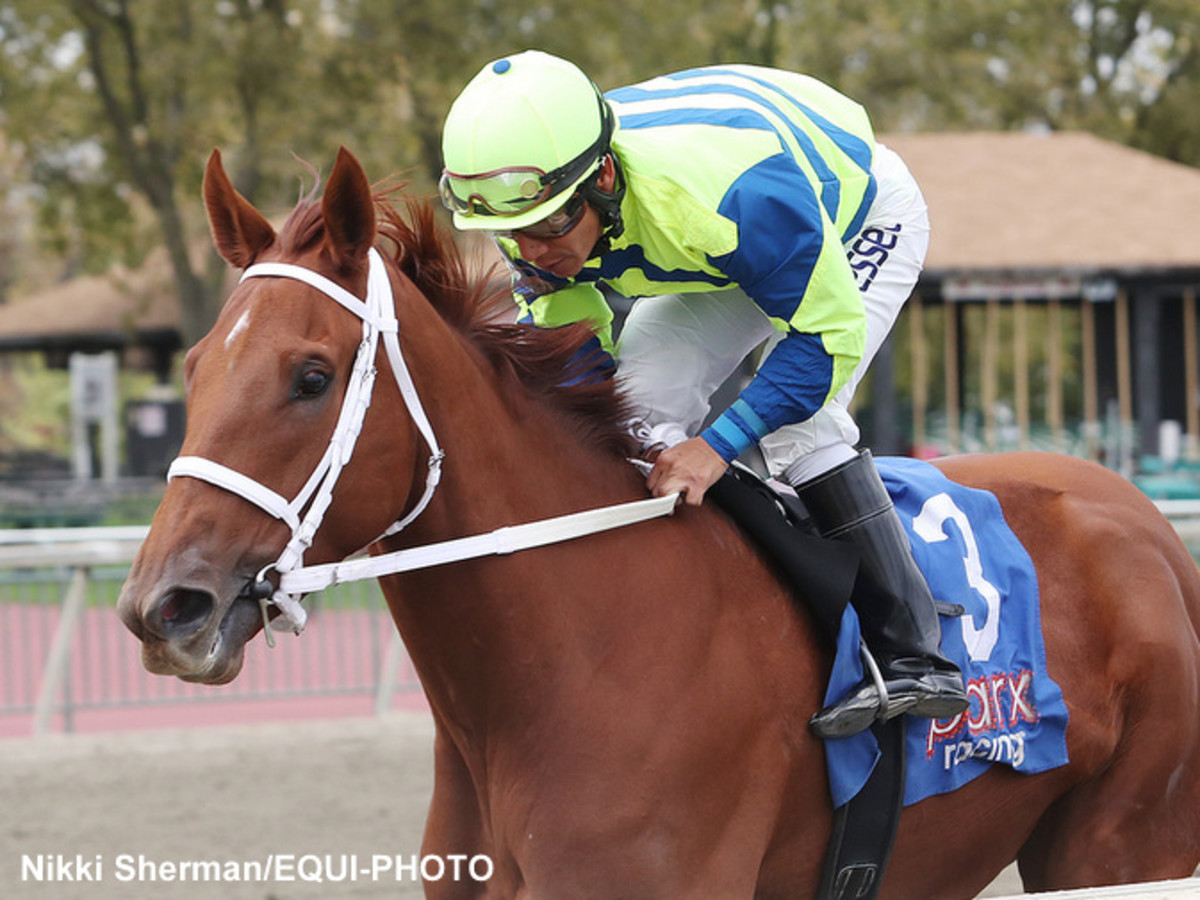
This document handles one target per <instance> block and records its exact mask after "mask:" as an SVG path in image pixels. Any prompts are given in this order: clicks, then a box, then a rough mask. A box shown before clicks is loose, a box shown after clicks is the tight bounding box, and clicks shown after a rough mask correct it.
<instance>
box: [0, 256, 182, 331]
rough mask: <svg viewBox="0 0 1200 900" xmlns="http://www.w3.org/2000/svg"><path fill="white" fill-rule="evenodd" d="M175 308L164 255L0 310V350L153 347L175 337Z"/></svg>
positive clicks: (58, 287) (177, 312) (48, 290)
mask: <svg viewBox="0 0 1200 900" xmlns="http://www.w3.org/2000/svg"><path fill="white" fill-rule="evenodd" d="M179 320H180V307H179V299H178V295H177V293H176V291H175V289H174V284H173V282H172V279H171V273H170V269H169V268H168V266H167V264H166V255H165V254H164V253H155V254H151V257H150V259H149V260H147V262H146V265H145V266H144V267H142V268H141V269H137V270H129V269H126V268H124V267H121V266H118V267H115V268H114V269H112V270H111V271H110V272H108V273H107V274H105V275H86V276H82V277H80V278H75V279H72V280H71V281H65V282H62V283H60V284H56V285H54V286H53V287H50V288H46V289H45V290H42V291H39V292H38V293H36V294H31V295H28V296H25V297H21V298H18V299H15V300H13V301H11V302H9V303H6V304H3V305H0V350H32V349H36V350H43V349H55V348H67V349H86V350H94V349H107V348H112V347H120V346H124V345H126V344H135V343H156V342H161V341H162V340H164V339H167V338H168V337H170V338H174V335H175V334H176V332H177V331H178V328H179Z"/></svg>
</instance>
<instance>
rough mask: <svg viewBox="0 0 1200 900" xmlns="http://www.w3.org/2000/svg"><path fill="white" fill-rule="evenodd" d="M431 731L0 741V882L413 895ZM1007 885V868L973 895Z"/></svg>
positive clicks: (331, 726)
mask: <svg viewBox="0 0 1200 900" xmlns="http://www.w3.org/2000/svg"><path fill="white" fill-rule="evenodd" d="M432 743H433V726H432V724H431V722H430V720H429V716H428V714H425V713H397V714H393V715H390V716H387V717H384V718H380V719H342V720H334V721H322V722H296V723H284V724H269V725H252V726H233V727H226V728H208V729H198V730H179V731H143V732H124V733H119V734H103V735H75V736H61V735H54V736H50V737H45V738H22V739H9V740H0V897H2V898H5V900H10V898H11V900H309V898H323V900H342V898H347V900H367V898H384V897H386V898H389V900H402V898H418V897H421V896H422V892H421V886H420V882H419V879H417V878H414V877H413V875H414V874H415V867H416V866H419V865H421V861H420V860H419V853H420V845H421V830H422V827H423V822H424V819H425V812H426V807H427V805H428V801H429V793H430V789H431V786H432ZM397 855H399V856H400V860H399V863H400V865H399V874H400V880H397V877H396V871H397V868H398V867H397V861H396V857H397ZM268 857H270V858H271V859H272V863H271V864H272V865H273V866H274V867H275V868H274V869H272V870H271V871H269V872H265V873H264V874H265V875H266V877H263V878H261V879H255V880H241V881H239V880H236V879H237V878H244V877H253V876H256V875H258V874H259V870H260V869H263V867H264V866H265V865H266V861H267V859H268ZM197 861H199V862H205V861H208V862H211V863H216V864H218V865H219V866H220V872H219V880H214V879H213V877H212V876H214V875H216V874H217V872H216V871H215V870H214V869H213V868H207V869H204V868H201V867H193V866H194V865H195V863H196V862H197ZM189 863H190V864H191V865H189ZM468 865H469V863H468V862H466V861H462V860H458V861H455V860H442V861H437V860H435V861H433V862H432V863H425V866H426V868H427V872H428V874H433V875H436V874H438V873H439V868H438V867H439V866H441V867H443V868H442V869H441V871H442V873H443V874H442V877H445V878H450V877H453V876H454V871H453V869H454V867H455V866H457V867H458V868H459V874H460V877H463V878H469V877H471V872H470V871H469V869H468ZM172 867H174V868H172ZM477 871H478V872H481V871H482V870H478V869H477ZM67 875H70V877H71V878H72V879H75V880H66V877H65V876H67ZM205 875H207V876H209V880H207V881H205V880H202V879H203V878H204V876H205ZM317 875H321V876H322V877H324V876H329V877H328V879H327V880H326V881H325V882H324V883H319V882H315V881H305V880H304V879H305V878H312V877H314V876H317ZM38 878H41V879H42V880H37V879H38ZM172 878H174V880H171V879H172ZM153 879H157V880H153ZM1018 891H1019V883H1018V882H1017V880H1016V878H1015V875H1014V873H1013V870H1012V869H1011V868H1010V869H1009V870H1007V871H1006V872H1005V873H1004V874H1003V875H1002V876H1001V878H1000V879H999V880H998V881H997V882H996V883H995V884H993V886H992V887H991V888H990V889H989V890H988V892H987V893H986V894H985V896H989V895H991V896H995V895H1002V894H1007V893H1017V892H1018Z"/></svg>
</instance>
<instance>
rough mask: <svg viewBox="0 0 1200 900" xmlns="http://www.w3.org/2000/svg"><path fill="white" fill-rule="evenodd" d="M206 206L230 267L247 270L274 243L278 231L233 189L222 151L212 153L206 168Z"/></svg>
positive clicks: (221, 250)
mask: <svg viewBox="0 0 1200 900" xmlns="http://www.w3.org/2000/svg"><path fill="white" fill-rule="evenodd" d="M204 206H205V208H206V209H207V210H208V224H209V228H210V229H211V230H212V236H213V242H214V243H215V244H216V245H217V252H218V253H220V254H221V256H222V257H223V258H224V259H225V261H226V262H228V263H229V264H230V265H231V266H234V267H236V268H239V269H244V268H246V267H247V266H249V265H250V264H251V263H253V262H254V260H255V259H257V258H258V255H259V254H260V253H262V252H263V251H264V250H265V249H267V247H269V246H271V244H272V243H274V241H275V229H274V228H272V227H271V223H270V222H268V221H267V220H266V219H265V218H263V216H262V214H261V213H260V212H259V211H258V210H257V209H255V208H254V207H253V206H252V205H251V203H250V201H249V200H247V199H246V198H245V197H243V196H242V195H241V194H239V193H238V192H237V190H236V189H235V188H234V186H233V183H232V182H231V181H230V180H229V176H228V175H226V174H225V167H224V166H223V165H222V164H221V151H220V150H213V152H212V155H211V156H210V157H209V158H208V165H207V166H206V167H205V169H204Z"/></svg>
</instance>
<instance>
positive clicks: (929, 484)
mask: <svg viewBox="0 0 1200 900" xmlns="http://www.w3.org/2000/svg"><path fill="white" fill-rule="evenodd" d="M876 465H877V467H878V469H879V473H880V475H881V476H882V478H883V482H884V484H885V485H886V486H887V489H888V493H889V494H890V495H891V497H892V502H893V503H894V504H895V506H896V512H897V514H898V515H899V517H900V521H901V522H902V523H903V524H904V527H905V529H906V531H907V532H908V535H909V543H910V545H911V546H912V551H913V557H914V558H915V559H916V562H917V565H918V566H919V567H920V569H921V571H922V572H923V573H924V574H925V578H926V580H927V581H928V582H929V587H930V591H931V592H932V593H933V596H934V599H935V600H936V601H937V602H938V603H939V609H940V611H941V610H946V611H948V610H949V609H951V608H953V607H960V608H961V609H962V610H963V612H962V614H961V615H957V614H956V613H957V609H955V610H954V613H952V614H949V615H942V616H941V617H940V619H941V623H942V643H941V648H942V652H943V653H944V654H945V655H946V656H947V657H949V658H950V659H952V660H954V661H955V662H957V663H958V665H959V667H960V668H961V669H962V672H963V677H964V679H965V680H966V683H967V695H968V697H969V699H970V707H969V708H968V710H967V711H966V712H965V713H963V714H962V715H959V716H956V717H955V718H953V719H949V720H928V719H918V718H914V717H911V716H901V717H899V718H898V719H896V720H893V722H891V723H877V724H876V726H875V727H873V728H872V729H870V730H867V731H864V732H861V733H860V734H857V735H853V736H851V737H848V738H843V739H840V740H835V741H829V742H827V745H826V750H827V752H826V760H827V767H828V772H829V786H830V794H831V797H832V799H833V805H834V808H835V817H834V822H835V825H834V834H833V837H832V839H831V844H830V848H829V855H828V857H827V859H826V871H825V878H824V883H823V886H822V891H821V893H820V894H819V895H818V896H820V897H832V898H836V897H842V896H855V897H873V896H875V893H876V891H877V889H878V886H879V882H880V881H881V880H882V872H883V867H884V866H885V865H886V861H887V856H888V854H889V852H890V846H891V838H892V835H893V833H894V827H895V823H896V820H897V817H898V815H899V812H900V810H899V807H900V801H901V799H902V800H903V805H905V806H908V805H911V804H913V803H916V802H918V801H920V800H922V799H924V798H926V797H929V796H932V795H934V794H942V793H947V792H949V791H953V790H954V789H956V788H958V787H960V786H962V785H964V784H966V783H967V782H969V781H971V780H972V779H974V778H976V777H978V776H979V775H981V774H983V772H985V771H986V770H987V768H988V767H989V766H992V765H997V764H999V765H1006V766H1009V767H1011V768H1012V769H1014V770H1016V771H1018V772H1023V773H1026V774H1032V773H1035V772H1042V771H1046V770H1048V769H1052V768H1055V767H1057V766H1061V765H1064V764H1066V762H1067V747H1066V728H1067V708H1066V704H1065V703H1064V702H1063V697H1062V691H1061V690H1060V689H1059V687H1058V685H1057V684H1055V683H1054V681H1053V680H1051V678H1050V676H1049V675H1048V674H1047V671H1046V652H1045V644H1044V642H1043V639H1042V626H1041V614H1040V610H1039V606H1038V589H1037V576H1036V574H1035V572H1034V569H1033V562H1032V560H1031V559H1030V558H1029V554H1028V553H1026V551H1025V548H1024V547H1022V546H1021V544H1020V542H1019V541H1018V540H1017V538H1016V536H1015V535H1014V534H1013V533H1012V531H1011V530H1010V529H1009V527H1008V525H1007V523H1006V522H1005V520H1004V514H1003V513H1002V511H1001V509H1000V504H999V502H998V501H997V500H996V498H995V497H994V496H993V495H992V494H990V493H988V492H986V491H980V490H975V489H972V488H965V487H963V486H961V485H958V484H954V483H953V482H951V481H950V480H949V479H947V478H946V477H945V476H944V475H942V473H941V472H940V471H939V470H937V469H936V468H934V467H933V466H931V465H929V464H928V463H925V462H921V461H918V460H912V459H901V458H882V459H877V460H876ZM710 496H711V497H712V499H713V500H715V501H716V502H717V504H718V505H719V506H721V507H722V508H723V509H724V510H725V511H726V512H727V513H728V514H729V515H730V516H731V517H732V518H733V519H735V520H736V521H737V522H738V523H739V524H740V525H741V526H742V527H743V528H744V529H745V530H746V531H747V532H748V533H749V534H750V535H751V536H752V537H753V538H754V539H755V540H756V541H757V542H758V543H759V545H760V547H761V548H762V549H763V550H764V551H765V552H766V554H767V555H768V556H769V557H771V558H772V559H773V560H774V561H775V562H776V564H777V568H778V569H779V570H780V572H781V574H783V575H784V576H785V577H788V578H790V579H791V580H792V581H793V582H794V583H795V584H796V585H797V591H796V592H797V594H798V595H799V596H801V597H808V598H813V599H812V600H811V601H810V602H808V603H807V605H808V606H809V608H810V611H811V612H812V613H813V615H814V616H815V618H816V619H817V620H818V622H819V624H820V625H821V626H822V627H823V630H824V631H825V633H826V634H828V635H830V636H831V639H832V640H835V642H836V653H835V660H834V664H833V669H832V672H831V675H830V682H829V686H828V688H827V691H826V694H825V702H826V703H827V704H828V703H832V702H833V701H835V700H837V699H838V698H840V697H841V696H843V695H844V694H845V693H846V692H847V691H849V690H850V689H851V688H853V687H855V686H856V685H858V684H859V682H860V681H861V680H862V679H863V677H864V669H863V663H862V658H861V655H860V652H859V646H860V633H859V625H858V617H857V615H856V614H855V612H854V608H853V606H851V605H847V604H846V601H847V600H850V599H851V596H850V595H851V592H852V587H853V572H854V565H853V562H849V563H848V566H837V565H831V560H832V559H834V558H836V557H837V556H838V550H839V548H838V547H837V542H830V541H827V540H825V539H822V538H819V537H817V536H816V535H815V533H813V532H812V531H811V530H806V529H805V528H804V527H803V524H802V522H799V518H800V516H802V512H800V513H799V514H797V512H796V510H795V509H793V510H791V512H792V515H791V516H790V517H789V518H790V519H791V522H792V523H793V524H783V525H781V523H783V522H784V521H785V520H784V517H783V516H782V515H780V508H781V507H782V506H787V505H788V501H787V500H782V499H781V498H778V497H777V496H776V495H775V494H773V493H772V492H771V490H770V488H769V487H767V486H766V485H764V484H763V482H761V481H759V480H758V479H757V477H756V476H754V475H752V474H750V473H748V472H747V471H746V470H742V469H740V468H735V469H732V470H731V473H730V475H728V476H726V477H725V478H723V479H722V480H721V481H720V482H718V484H717V485H714V487H713V488H712V492H711V493H710ZM797 523H799V527H793V525H794V524H797ZM847 572H848V573H849V574H847ZM817 597H820V598H821V600H820V601H819V602H817V601H816V598H817ZM830 598H832V602H831V600H830ZM833 635H836V637H832V636H833ZM901 745H903V752H902V753H901ZM881 746H882V751H881ZM881 806H883V807H887V808H885V809H881V808H879V807H881ZM881 820H883V821H885V822H886V823H887V824H886V827H884V826H881V825H880V824H879V823H880V821H881ZM859 831H864V832H874V833H870V834H860V833H859ZM843 844H844V845H845V846H842V847H841V848H840V855H839V845H843Z"/></svg>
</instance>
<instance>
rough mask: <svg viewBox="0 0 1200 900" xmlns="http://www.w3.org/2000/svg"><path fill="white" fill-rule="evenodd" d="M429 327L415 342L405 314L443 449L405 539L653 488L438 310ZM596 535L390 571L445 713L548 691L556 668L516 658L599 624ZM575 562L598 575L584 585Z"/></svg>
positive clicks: (555, 652)
mask: <svg viewBox="0 0 1200 900" xmlns="http://www.w3.org/2000/svg"><path fill="white" fill-rule="evenodd" d="M422 329H423V330H424V331H425V333H424V334H423V335H422V337H421V339H419V340H418V339H415V338H416V337H417V336H416V335H414V334H413V329H412V328H411V327H410V326H408V325H406V324H404V323H402V325H401V333H402V334H405V335H408V336H409V337H410V339H409V340H408V342H407V343H406V346H405V353H406V355H407V356H408V358H409V364H410V366H411V369H412V372H413V377H414V380H415V381H416V382H417V388H418V391H419V392H420V394H421V396H422V397H424V398H427V399H426V403H427V406H428V412H429V416H430V419H431V421H432V424H433V428H434V431H435V433H436V435H437V438H438V441H439V443H440V444H441V445H442V448H443V450H444V451H445V454H446V457H445V462H444V465H443V476H442V481H441V484H440V485H439V487H438V489H437V493H436V494H435V496H434V500H433V502H432V503H431V504H430V506H429V507H428V508H427V509H426V511H425V512H424V513H423V514H422V515H421V516H420V517H419V518H418V519H417V520H416V521H415V522H414V523H413V524H412V525H411V526H410V528H409V529H408V530H406V531H405V532H403V533H402V534H401V535H399V536H398V537H397V538H396V539H395V541H394V546H403V545H417V544H427V543H432V542H437V541H442V540H447V539H452V538H457V537H464V536H468V535H472V534H480V533H486V532H488V531H491V530H494V529H496V528H498V527H501V526H506V525H515V524H521V523H525V522H531V521H537V520H540V519H544V518H548V517H551V516H556V515H562V514H565V513H570V512H577V511H579V510H582V509H588V508H594V507H597V506H604V505H608V504H612V503H618V502H622V501H627V500H635V499H643V498H644V497H645V496H646V495H645V489H644V487H643V485H642V480H641V477H640V475H639V474H638V473H637V472H636V470H635V469H634V468H633V467H632V466H630V465H629V464H628V463H627V462H625V461H623V460H619V459H616V458H614V457H613V456H612V455H611V454H606V453H604V452H602V451H598V450H596V449H595V448H591V447H588V446H586V445H585V444H584V443H583V442H582V441H581V439H580V438H579V437H578V436H577V435H576V434H574V433H573V431H572V429H571V428H570V426H569V423H568V422H567V421H566V420H565V419H563V418H562V417H561V416H559V415H558V414H556V413H554V412H553V411H552V410H549V409H548V408H546V407H544V406H542V405H541V404H540V403H539V402H538V401H536V400H535V399H533V398H529V397H518V398H516V399H514V398H512V397H505V396H502V394H501V390H502V387H501V386H500V384H499V379H498V378H497V376H496V374H495V373H494V372H493V371H492V370H491V368H490V366H489V365H488V364H487V363H486V362H485V361H484V360H483V359H482V358H481V356H480V354H478V353H476V352H474V351H473V350H472V349H471V348H470V347H469V346H468V344H467V343H466V341H465V340H464V339H463V338H462V337H461V335H459V334H458V333H457V332H455V331H454V330H453V329H451V328H449V327H447V326H445V324H444V323H442V322H441V320H440V319H437V320H436V321H430V322H426V323H423V325H422ZM590 541H591V539H588V538H584V539H582V540H577V541H573V542H569V543H564V544H561V545H557V546H556V547H554V548H551V549H549V550H546V551H541V550H539V551H526V552H518V553H516V554H513V555H512V556H507V557H492V558H486V559H483V560H480V561H478V562H467V563H457V564H452V565H447V566H439V567H435V568H432V569H428V570H424V571H419V572H415V573H411V574H409V575H405V576H402V577H399V578H395V579H385V580H384V591H385V594H386V596H387V598H388V602H389V605H390V607H391V608H392V612H393V616H394V618H395V619H396V623H397V625H398V626H399V628H400V631H401V634H402V635H403V636H404V639H405V642H406V644H407V645H408V648H409V652H410V654H411V655H412V657H413V661H414V663H415V664H416V666H417V669H418V671H419V672H420V673H421V677H422V681H423V683H424V685H425V687H426V691H427V694H428V695H429V697H430V700H431V702H432V703H433V705H434V706H435V708H439V707H440V708H442V710H443V713H444V715H445V717H447V718H452V719H455V720H457V721H460V722H465V721H468V720H474V719H477V718H478V717H480V716H485V717H486V716H487V715H488V714H487V713H486V712H485V711H484V709H483V708H482V707H483V706H487V705H489V704H491V703H493V702H494V701H495V699H496V698H498V697H501V696H507V697H508V698H509V699H512V698H515V697H517V696H520V697H522V698H524V699H525V700H527V701H528V702H530V703H536V702H537V701H536V700H535V695H536V693H537V691H538V690H542V689H548V688H551V687H552V686H553V684H554V683H555V682H554V680H553V678H554V677H555V676H554V675H553V673H551V672H550V671H548V670H547V669H542V670H540V673H539V674H538V676H537V677H536V678H533V677H531V675H532V674H533V673H532V672H531V670H529V669H528V668H526V669H525V670H523V671H522V670H520V666H513V665H511V663H512V662H513V661H514V660H518V659H522V658H524V659H529V658H531V657H532V658H537V659H538V660H540V662H539V666H545V667H553V666H554V665H555V664H556V661H559V660H561V659H562V658H563V652H562V650H563V647H564V646H571V645H573V644H575V643H576V642H577V641H578V640H580V639H581V635H580V634H579V631H580V629H584V628H587V627H594V624H595V621H596V616H597V615H599V613H598V611H597V607H599V606H600V605H601V604H603V603H604V602H605V597H606V593H605V591H604V590H603V589H602V588H600V585H599V582H602V581H603V574H602V571H600V570H597V569H596V568H595V566H596V564H597V562H598V561H597V559H596V558H595V552H596V551H595V549H594V545H592V544H591V543H590ZM602 562H603V564H604V565H608V566H611V565H612V564H613V562H615V561H614V560H604V561H602ZM577 572H578V573H587V574H585V575H584V577H585V578H586V579H590V580H591V581H592V582H594V583H593V584H590V585H588V584H584V585H581V584H580V583H579V579H578V578H577V577H575V573H577ZM598 588H600V589H598ZM604 615H608V614H607V612H605V613H604ZM589 622H591V623H592V625H588V624H587V623H589ZM450 707H454V708H453V710H451V709H450Z"/></svg>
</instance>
